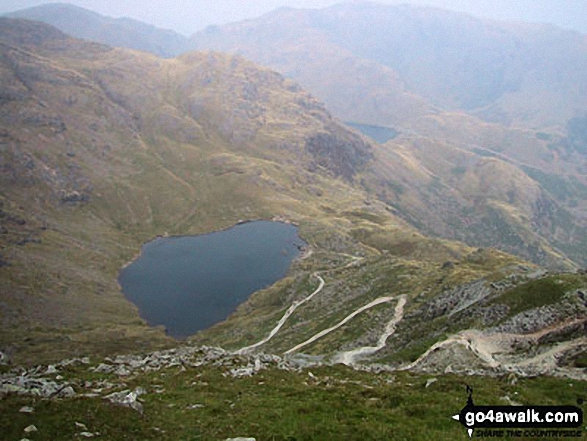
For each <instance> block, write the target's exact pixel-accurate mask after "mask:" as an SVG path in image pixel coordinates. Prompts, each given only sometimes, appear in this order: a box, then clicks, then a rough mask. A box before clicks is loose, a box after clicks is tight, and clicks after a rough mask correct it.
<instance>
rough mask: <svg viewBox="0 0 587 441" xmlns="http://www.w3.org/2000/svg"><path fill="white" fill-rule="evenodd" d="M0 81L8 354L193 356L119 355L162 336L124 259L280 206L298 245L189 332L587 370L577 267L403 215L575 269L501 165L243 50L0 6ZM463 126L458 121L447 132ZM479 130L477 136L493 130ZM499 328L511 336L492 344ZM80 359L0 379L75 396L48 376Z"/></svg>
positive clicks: (465, 366)
mask: <svg viewBox="0 0 587 441" xmlns="http://www.w3.org/2000/svg"><path fill="white" fill-rule="evenodd" d="M0 82H1V84H2V88H0V311H1V315H0V362H1V363H6V360H7V359H9V360H11V361H12V362H14V363H28V364H37V363H39V362H42V361H53V362H55V361H58V360H60V359H62V358H63V357H68V358H70V357H72V356H81V355H84V356H85V355H91V356H92V363H94V364H95V365H97V364H98V363H99V362H97V360H96V356H97V355H99V354H102V355H107V356H108V357H110V358H108V359H106V360H104V361H105V362H106V363H107V364H106V363H105V364H101V365H100V366H96V369H94V370H95V372H94V373H92V375H95V373H96V372H99V373H100V375H103V374H106V373H107V372H111V373H112V374H113V375H116V377H117V378H123V379H125V378H128V377H127V375H128V374H130V373H131V372H133V375H134V373H137V374H138V370H140V369H143V368H144V369H146V371H145V372H151V373H152V371H151V369H150V368H151V366H152V365H151V363H156V364H157V366H158V368H161V367H163V364H162V363H161V362H160V361H158V359H159V357H161V360H163V358H165V360H167V361H166V362H165V365H166V367H169V368H171V367H172V366H176V367H177V366H179V365H180V364H181V363H184V364H186V366H187V368H189V369H193V366H197V368H198V369H201V368H202V365H201V364H199V363H198V364H193V365H191V364H187V363H191V361H190V360H191V356H190V357H184V356H183V355H180V354H181V352H173V353H176V354H178V358H177V360H181V362H176V361H175V360H176V359H175V358H171V359H170V358H168V357H167V355H165V354H162V353H161V352H158V353H157V354H158V355H156V354H151V355H149V356H147V355H142V356H140V357H138V358H128V357H120V358H116V355H118V354H121V353H124V352H139V351H143V350H147V349H149V350H150V349H154V348H159V347H164V346H177V342H174V341H172V340H171V339H170V338H168V337H166V336H165V334H164V332H163V329H161V328H154V329H153V328H149V327H147V325H146V324H145V323H144V322H143V321H142V320H141V319H140V318H139V314H138V311H137V309H136V308H135V307H134V306H133V305H132V304H131V303H130V302H128V301H127V300H126V299H125V298H124V296H123V295H122V293H121V291H120V286H119V285H118V283H117V275H118V273H119V270H120V268H122V267H123V265H125V264H126V263H127V262H129V261H130V260H131V259H133V256H136V254H137V253H138V252H139V250H140V249H141V244H142V243H144V242H146V241H148V240H150V239H152V238H153V237H156V236H163V235H185V234H199V233H207V232H210V231H214V230H218V229H222V228H226V227H229V226H231V225H234V224H235V223H237V222H239V221H241V220H245V219H281V220H284V219H285V220H288V221H291V222H294V223H296V224H298V225H299V231H300V234H301V235H302V237H303V238H304V239H305V240H306V242H307V243H308V246H309V250H308V253H306V255H305V256H304V258H303V259H299V260H297V261H296V262H295V263H294V265H293V266H292V269H291V270H290V272H289V273H288V275H287V277H286V278H284V279H282V280H281V281H279V282H278V283H276V284H274V285H273V286H271V287H268V288H267V289H264V290H261V291H259V292H257V293H255V294H254V295H253V296H252V297H251V298H250V299H249V300H248V301H247V302H246V303H244V304H243V305H241V307H239V308H238V310H237V311H235V313H234V314H233V315H232V316H231V317H230V318H229V319H228V320H227V321H225V322H223V323H219V324H217V325H216V326H214V327H212V328H210V329H208V330H206V331H205V332H203V333H201V334H198V335H196V336H194V337H193V338H192V340H191V341H192V342H199V343H200V344H221V345H222V346H223V347H225V348H230V349H234V350H242V351H241V352H246V351H248V350H251V349H253V350H254V349H255V348H259V350H260V351H263V352H265V353H274V354H284V353H297V352H302V353H305V354H310V355H312V356H313V357H309V358H307V357H304V356H300V357H301V358H300V360H301V363H302V364H305V363H307V362H309V361H312V360H316V361H318V362H319V363H322V362H323V361H324V362H328V363H336V362H345V363H347V364H351V365H354V364H355V363H356V362H361V363H362V362H363V361H368V359H370V360H371V361H377V362H382V363H386V364H387V366H388V367H389V368H390V369H397V368H400V369H403V368H405V369H410V370H416V371H422V372H429V373H432V372H433V373H435V375H436V374H439V375H440V374H442V373H443V372H447V371H449V370H450V371H453V372H468V373H470V372H471V370H473V371H474V372H476V373H488V374H494V375H495V374H496V373H500V374H509V373H512V372H514V373H515V374H516V375H520V376H526V375H532V376H535V375H544V374H556V375H565V376H568V377H570V378H584V373H582V372H581V371H580V370H579V369H581V366H584V360H585V356H584V354H585V345H586V341H585V340H586V339H585V332H584V325H585V311H586V310H587V305H586V304H585V284H586V276H585V275H584V274H581V273H570V272H569V273H567V274H563V275H560V274H553V275H549V276H545V272H544V271H539V270H538V268H536V267H535V266H534V265H532V264H530V263H528V262H525V261H523V260H521V259H520V258H518V257H515V256H513V255H511V254H507V253H504V252H501V251H498V250H496V249H493V248H485V249H482V248H470V247H469V246H467V245H465V244H463V243H461V242H454V241H449V240H443V239H434V238H429V237H426V236H424V235H423V234H422V233H421V232H420V231H418V230H417V229H416V228H414V227H413V226H410V224H409V223H408V222H406V221H405V220H403V219H402V218H404V219H406V220H408V221H409V222H410V223H412V224H413V225H418V226H419V227H420V228H421V230H422V231H427V230H432V231H435V232H436V233H441V234H444V235H450V234H452V235H453V236H454V235H456V234H461V229H462V228H463V227H465V228H464V229H463V230H462V237H463V238H464V239H466V240H468V241H469V242H470V243H476V244H483V245H484V246H485V244H487V246H488V247H490V246H495V247H500V248H502V249H511V250H514V251H516V252H517V253H518V254H520V255H523V256H526V255H527V256H529V257H531V258H532V259H534V260H536V261H540V262H541V263H546V264H549V265H551V266H559V267H561V266H562V267H566V268H569V267H571V266H572V264H573V262H570V261H569V260H568V258H567V257H568V256H572V257H573V258H575V255H571V253H570V252H568V253H567V255H565V254H564V253H561V252H559V251H558V250H557V248H556V247H557V245H558V243H559V242H561V243H564V244H566V245H569V243H570V241H572V240H574V238H575V235H576V236H581V234H580V233H579V232H578V229H579V226H578V225H576V224H575V223H574V221H575V220H574V219H573V218H571V219H570V220H569V219H567V223H566V224H561V223H560V221H561V220H564V219H565V217H564V213H565V212H564V210H562V209H561V207H560V206H559V205H558V202H557V201H556V200H555V199H554V198H553V197H551V196H549V194H547V192H546V191H545V190H544V188H543V186H542V184H539V183H538V182H537V181H536V180H533V179H531V178H530V177H528V176H527V175H526V174H524V172H522V170H521V168H520V167H521V165H519V164H512V163H510V162H511V161H512V159H511V158H505V157H500V156H497V153H495V155H496V156H490V155H487V156H483V155H481V154H480V153H474V152H471V151H467V150H463V149H461V148H460V147H459V146H457V145H453V144H450V143H446V144H445V143H443V142H442V140H441V139H432V138H430V139H426V138H425V137H424V136H423V135H419V136H418V137H413V138H411V139H410V138H407V137H406V136H405V135H403V137H398V138H396V139H395V140H393V141H391V142H387V143H386V144H383V145H378V146H375V145H373V144H371V143H370V142H369V141H368V140H367V139H366V138H363V137H362V136H361V135H359V134H358V133H356V132H354V131H353V130H351V129H348V128H346V127H345V126H344V125H343V124H342V123H340V122H339V121H338V120H336V119H335V118H333V117H332V116H331V115H330V114H329V113H328V111H327V110H326V109H325V107H324V105H323V104H322V103H321V102H320V101H318V100H317V99H315V98H314V97H312V95H310V94H309V93H307V92H306V91H305V90H304V89H302V88H301V87H300V86H299V85H298V84H297V83H295V82H293V81H292V80H290V79H287V78H285V77H284V76H282V75H281V74H279V73H276V72H274V71H271V70H268V69H265V68H261V67H259V66H256V65H255V64H253V63H252V62H250V61H247V60H245V59H243V58H242V57H240V56H234V55H226V54H220V53H213V52H201V53H199V52H191V53H188V54H185V55H182V56H180V57H177V58H174V59H172V60H167V59H163V58H160V57H157V56H154V55H152V54H149V53H144V52H139V51H132V50H128V49H123V48H113V47H110V46H106V45H103V44H100V43H95V42H88V41H83V40H78V39H74V38H71V37H69V36H68V35H66V34H64V33H63V32H61V31H59V30H57V29H56V28H54V27H52V26H50V25H47V24H43V23H39V22H33V21H30V20H20V19H18V20H17V19H7V18H2V19H0ZM436 117H437V116H436V115H431V116H428V117H424V118H423V120H426V119H427V118H431V119H432V121H434V120H435V118H436ZM470 118H472V117H470ZM472 119H474V118H472ZM441 121H443V122H445V123H448V119H447V116H446V115H444V116H443V119H442V120H441ZM464 122H466V120H464V119H463V115H462V114H458V115H456V116H455V121H454V123H453V124H457V125H461V124H463V123H464ZM477 123H478V120H476V119H474V122H471V123H470V127H469V128H470V130H471V133H472V134H474V135H477V136H483V135H486V133H484V132H483V130H481V128H480V127H479V126H477V125H476V124H477ZM426 127H429V126H426V125H425V124H424V123H422V128H421V131H422V133H423V132H424V131H425V130H426ZM493 129H494V127H493V126H492V127H490V128H489V130H488V131H489V132H490V133H492V134H493V135H495V136H497V135H499V136H507V135H511V133H512V132H511V131H508V130H505V129H503V128H502V130H503V132H495V131H494V130H493ZM453 131H454V130H453V129H452V128H449V130H448V132H449V133H452V132H453ZM504 133H505V135H504ZM525 133H526V132H522V135H519V137H518V138H515V139H513V138H512V139H513V140H514V141H519V140H523V135H524V134H525ZM464 136H465V135H463V137H464ZM470 136H473V135H470ZM577 137H578V139H580V135H579V134H577ZM463 139H464V138H463ZM461 142H463V140H461ZM496 142H497V144H504V139H498V140H497V141H496ZM544 142H546V141H544ZM486 153H487V152H486ZM508 161H510V162H508ZM551 227H552V228H551ZM445 231H447V232H446V233H445ZM455 232H456V233H455ZM584 236H587V235H584ZM575 245H576V246H577V247H578V248H581V247H583V246H584V244H583V243H581V242H580V241H579V240H577V243H576V244H575ZM583 249H584V248H583ZM577 255H578V256H579V258H580V257H581V254H580V253H577ZM583 256H584V254H583ZM579 258H577V259H576V261H578V260H579ZM161 294H162V295H165V293H161ZM220 297H221V295H220ZM219 300H220V299H219ZM276 326H277V327H276ZM496 332H500V333H505V334H504V335H503V336H502V339H501V340H499V341H496V340H494V338H495V335H496ZM528 333H531V334H529V335H528ZM268 336H269V337H270V338H268ZM269 340H270V341H269ZM388 341H389V342H390V343H389V344H388V343H387V342H388ZM490 342H491V345H490V346H487V345H489V344H490ZM373 345H376V346H373ZM437 348H438V350H436V349H437ZM477 348H485V349H483V351H482V352H479V350H478V349H477ZM180 351H181V350H180ZM190 351H191V350H190ZM194 351H197V352H199V353H201V351H204V352H205V353H206V354H210V356H208V355H204V357H205V358H206V359H207V360H208V361H209V362H212V363H214V366H216V368H218V367H220V368H222V369H224V370H226V373H227V375H230V372H239V371H241V370H240V368H238V369H237V367H238V366H240V364H234V362H233V361H228V359H226V360H227V361H226V364H224V363H225V362H221V363H222V366H219V360H220V359H219V358H218V357H216V355H218V354H220V353H222V354H223V353H224V352H223V351H220V352H217V351H216V350H211V349H203V350H197V349H195V350H194ZM190 353H191V354H194V352H193V351H192V352H190ZM214 354H216V355H214ZM544 354H547V355H548V356H545V355H544ZM549 354H550V355H549ZM184 355H188V354H187V353H184ZM294 357H295V356H294ZM231 358H232V357H231ZM113 360H115V361H114V362H113ZM125 360H126V361H125ZM238 360H241V361H239V362H238V363H241V362H244V363H247V365H248V361H246V360H251V363H252V364H250V365H248V366H249V367H247V368H246V369H250V370H251V372H252V373H253V374H254V373H256V372H257V371H258V370H259V369H260V366H261V367H262V364H261V361H260V359H259V358H257V359H256V360H257V361H255V359H252V358H251V359H247V358H246V356H241V355H239V356H238ZM263 360H265V362H263V363H266V362H269V361H270V362H271V363H272V364H274V363H275V362H276V361H277V359H276V358H274V357H267V356H263ZM127 361H128V363H127ZM194 361H195V360H194ZM77 363H78V362H76V361H71V362H67V363H62V364H59V365H57V366H58V367H56V366H53V367H52V368H34V369H32V370H29V371H26V370H24V371H23V370H22V369H15V370H13V371H12V374H9V375H4V376H3V381H2V384H1V385H0V386H1V388H0V389H1V390H0V392H2V393H5V392H8V394H9V395H8V399H9V400H12V399H13V398H15V397H13V396H12V395H11V394H15V393H18V394H21V393H24V394H29V393H34V394H39V393H43V394H45V396H46V397H47V398H49V399H50V398H52V397H56V396H59V397H61V395H60V394H61V392H63V395H67V396H69V397H71V396H72V395H75V394H76V393H79V392H80V391H83V390H84V389H85V387H83V385H84V384H86V383H82V380H81V378H82V377H80V381H78V380H77V379H75V377H69V376H68V377H67V378H66V379H63V378H62V377H55V378H56V379H57V380H56V381H61V380H58V378H61V379H62V380H64V381H66V382H67V383H65V384H64V385H63V387H62V386H60V385H58V384H57V383H55V382H53V381H52V380H51V382H49V383H47V382H45V381H44V380H42V379H41V374H42V373H45V374H43V375H45V376H47V375H51V376H53V375H55V374H54V372H55V369H67V370H68V372H69V370H70V369H71V367H70V364H71V365H73V364H77ZM79 363H80V364H81V365H83V366H85V364H84V363H86V361H79ZM167 363H169V365H167ZM114 365H116V366H114ZM182 366H183V364H182ZM190 366H192V367H190ZM284 366H285V365H284ZM127 367H129V368H130V370H128V369H127ZM243 367H244V365H243ZM1 369H2V371H3V372H5V370H7V369H8V368H5V367H4V366H2V367H1ZM83 369H84V374H83V378H86V379H87V378H88V377H87V375H88V371H87V370H86V369H87V366H86V367H84V368H83ZM104 369H105V370H104ZM135 371H136V372H135ZM23 372H26V373H27V375H25V374H23ZM33 372H34V374H32V373H33ZM78 372H81V371H78ZM244 372H245V373H244V374H243V375H247V376H248V375H250V374H249V373H247V370H245V371H244ZM28 373H31V375H28ZM224 373H225V372H223V371H222V370H218V369H216V373H215V375H216V376H217V377H218V378H223V377H221V375H223V374H224ZM68 375H69V374H68ZM239 375H240V374H239ZM402 375H403V374H402ZM27 378H28V380H27ZM51 378H53V377H51ZM104 378H110V377H104ZM133 378H135V377H133ZM139 378H140V380H139ZM158 378H159V377H158ZM29 380H30V381H29ZM100 380H102V378H101V379H100ZM135 380H137V381H139V383H137V384H142V385H144V386H145V387H150V386H148V385H149V384H150V383H148V381H147V382H145V380H146V379H145V378H144V377H142V376H137V377H136V378H135ZM83 381H85V380H83ZM133 381H134V380H133ZM189 381H190V382H191V380H189ZM410 381H412V380H410ZM90 383H91V382H90ZM90 383H88V384H90ZM102 383H103V382H102V381H100V387H101V386H102ZM256 383H257V382H255V384H256ZM70 384H71V385H72V386H71V387H69V385H70ZM174 384H175V383H174ZM39 385H41V386H39ZM86 385H87V384H86ZM53 387H54V388H53ZM121 387H123V386H122V385H121ZM255 387H256V386H255ZM40 388H41V389H42V391H41V392H39V391H40ZM106 389H108V392H106ZM106 389H105V390H104V391H103V392H104V393H109V394H110V393H111V391H110V390H109V389H111V388H110V387H108V388H106ZM363 389H364V388H363ZM89 390H94V391H95V390H97V389H94V388H93V386H92V389H89ZM100 391H102V389H100ZM125 393H126V392H125ZM361 393H362V392H361ZM37 398H38V397H37ZM363 398H364V397H363ZM17 399H21V398H17ZM99 401H100V402H102V401H103V400H102V399H101V398H99ZM170 401H174V399H171V400H170ZM11 402H12V401H11ZM64 402H66V403H67V404H68V405H69V404H72V402H71V401H64ZM21 404H22V403H21ZM21 404H19V406H20V405H21ZM73 404H75V403H73ZM147 404H148V403H147ZM169 404H173V403H169ZM5 407H6V406H5ZM8 407H11V408H20V407H16V406H8ZM76 408H77V407H76ZM38 409H39V410H38V411H39V412H42V409H40V408H38ZM152 411H153V410H152V408H151V407H150V406H147V405H145V412H146V414H147V415H149V412H152ZM298 413H299V412H298ZM2 415H4V414H2ZM60 417H65V415H64V414H63V415H60ZM68 418H69V420H71V413H70V412H69V413H68ZM108 419H110V418H108ZM4 420H6V418H4ZM4 424H5V426H6V425H8V426H11V425H12V423H8V424H6V423H4ZM27 424H28V423H27ZM108 424H109V423H108V422H106V423H105V425H101V426H100V430H101V433H106V432H105V430H106V429H107V425H108ZM247 424H248V423H247ZM55 427H56V426H55ZM147 427H148V426H147ZM247 427H249V425H247ZM40 430H43V429H40ZM59 430H61V429H59ZM231 430H232V429H231ZM410 430H411V429H410ZM149 431H150V429H149ZM17 433H18V434H21V433H22V428H20V427H19V428H18V430H17ZM46 433H49V432H46ZM60 433H61V432H60ZM109 433H110V432H109ZM215 433H216V434H218V433H219V432H217V431H215ZM231 433H232V432H231ZM231 433H226V435H227V436H231ZM272 433H273V432H272ZM61 434H62V433H61ZM56 436H57V437H59V435H56ZM156 436H159V434H156ZM288 436H289V435H288ZM180 437H181V435H180ZM223 437H224V435H223ZM53 438H55V436H53ZM453 438H454V437H453Z"/></svg>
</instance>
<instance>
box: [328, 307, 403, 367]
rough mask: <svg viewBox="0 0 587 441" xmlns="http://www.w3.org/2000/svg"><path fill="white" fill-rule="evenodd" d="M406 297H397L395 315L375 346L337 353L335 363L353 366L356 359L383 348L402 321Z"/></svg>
mask: <svg viewBox="0 0 587 441" xmlns="http://www.w3.org/2000/svg"><path fill="white" fill-rule="evenodd" d="M406 301H407V297H406V295H401V296H399V301H398V302H397V305H396V307H395V313H394V315H393V317H392V319H391V320H390V321H389V323H388V324H387V326H386V327H385V331H384V332H383V334H381V336H380V337H379V340H377V345H376V346H363V347H360V348H356V349H353V350H351V351H346V352H341V353H339V354H338V355H337V356H336V357H335V359H334V362H335V363H343V364H346V365H347V366H352V365H354V364H355V360H356V359H358V358H363V357H365V356H368V355H372V354H374V353H375V352H377V351H379V350H381V349H383V348H384V347H385V343H386V342H387V339H388V338H389V337H391V335H393V333H394V332H395V328H396V326H397V324H398V323H399V322H400V321H401V320H402V319H403V317H404V306H405V304H406Z"/></svg>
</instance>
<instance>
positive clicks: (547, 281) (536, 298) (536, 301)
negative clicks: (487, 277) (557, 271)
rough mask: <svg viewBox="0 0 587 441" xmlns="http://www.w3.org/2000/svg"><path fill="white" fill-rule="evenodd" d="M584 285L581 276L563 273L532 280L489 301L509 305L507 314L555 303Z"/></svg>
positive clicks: (511, 314) (512, 314)
mask: <svg viewBox="0 0 587 441" xmlns="http://www.w3.org/2000/svg"><path fill="white" fill-rule="evenodd" d="M584 285H585V280H584V278H583V277H581V276H577V275H573V274H563V275H556V276H550V277H546V278H543V279H538V280H532V281H530V282H527V283H524V284H522V285H520V286H517V287H516V288H514V289H512V290H510V291H508V292H507V294H506V295H502V296H500V297H499V298H497V299H495V300H494V301H492V302H491V303H490V305H491V304H495V303H501V304H505V305H507V306H508V307H509V313H508V316H510V317H511V316H514V315H516V314H518V313H520V312H522V311H525V310H528V309H533V308H539V307H541V306H545V305H551V304H555V303H557V302H558V301H560V300H561V299H562V297H563V296H564V295H565V293H567V292H569V291H571V290H573V289H577V288H579V287H581V286H584Z"/></svg>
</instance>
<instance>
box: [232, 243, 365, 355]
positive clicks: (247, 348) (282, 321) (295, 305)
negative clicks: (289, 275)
mask: <svg viewBox="0 0 587 441" xmlns="http://www.w3.org/2000/svg"><path fill="white" fill-rule="evenodd" d="M311 254H312V250H310V251H309V252H308V254H307V255H306V256H305V257H308V256H310V255H311ZM341 255H343V256H345V257H349V258H350V259H351V262H349V263H347V264H346V265H344V266H341V267H339V268H334V269H330V270H325V271H316V272H315V273H314V274H313V276H314V277H316V278H317V279H318V281H319V282H320V284H319V286H318V288H316V290H315V291H314V292H312V294H310V295H309V296H308V297H305V298H304V299H302V300H299V301H298V300H296V301H295V302H293V303H292V304H291V306H290V307H289V308H288V309H287V311H285V314H283V317H281V319H280V320H279V322H277V325H276V326H275V327H274V328H273V329H272V330H271V332H269V335H267V337H265V338H264V339H262V340H260V341H258V342H257V343H255V344H252V345H250V346H245V347H243V348H240V349H239V350H238V351H236V353H237V354H244V353H246V352H248V351H250V350H252V349H255V348H258V347H259V346H262V345H264V344H265V343H267V342H268V341H269V340H271V339H272V338H273V337H274V336H275V334H277V333H278V332H279V330H280V329H281V328H282V327H283V325H284V324H285V322H286V321H287V319H288V318H289V317H290V316H291V315H292V314H293V313H294V312H295V310H296V309H298V308H299V307H300V306H302V305H303V304H304V303H306V302H309V301H310V300H312V298H314V296H315V295H316V294H318V293H319V292H320V291H322V288H324V285H325V282H324V279H323V278H322V277H321V276H320V273H328V272H331V271H337V270H341V269H345V268H349V267H351V266H353V265H356V264H357V262H360V261H361V260H363V258H362V257H357V256H351V255H350V254H343V253H341Z"/></svg>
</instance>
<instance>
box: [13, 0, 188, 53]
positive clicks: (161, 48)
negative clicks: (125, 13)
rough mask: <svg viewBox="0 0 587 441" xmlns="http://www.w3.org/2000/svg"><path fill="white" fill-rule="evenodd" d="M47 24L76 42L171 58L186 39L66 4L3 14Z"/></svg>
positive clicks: (150, 26) (135, 21)
mask: <svg viewBox="0 0 587 441" xmlns="http://www.w3.org/2000/svg"><path fill="white" fill-rule="evenodd" d="M6 16H8V17H12V18H25V19H28V20H37V21H42V22H44V23H48V24H50V25H53V26H55V27H57V28H58V29H61V30H62V31H63V32H65V33H67V34H69V35H71V36H73V37H77V38H83V39H86V40H91V41H97V42H98V43H104V44H108V45H111V46H120V47H127V48H129V49H137V50H141V51H146V52H152V53H154V54H156V55H160V56H162V57H172V56H175V55H178V54H180V53H182V52H185V51H186V50H187V48H188V46H187V43H188V39H187V38H186V37H184V36H183V35H181V34H178V33H176V32H174V31H171V30H165V29H159V28H156V27H155V26H152V25H148V24H146V23H143V22H141V21H138V20H133V19H130V18H110V17H106V16H104V15H101V14H98V13H96V12H93V11H90V10H88V9H84V8H80V7H78V6H74V5H72V4H69V3H48V4H43V5H40V6H35V7H33V8H29V9H23V10H20V11H16V12H13V13H9V14H6Z"/></svg>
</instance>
